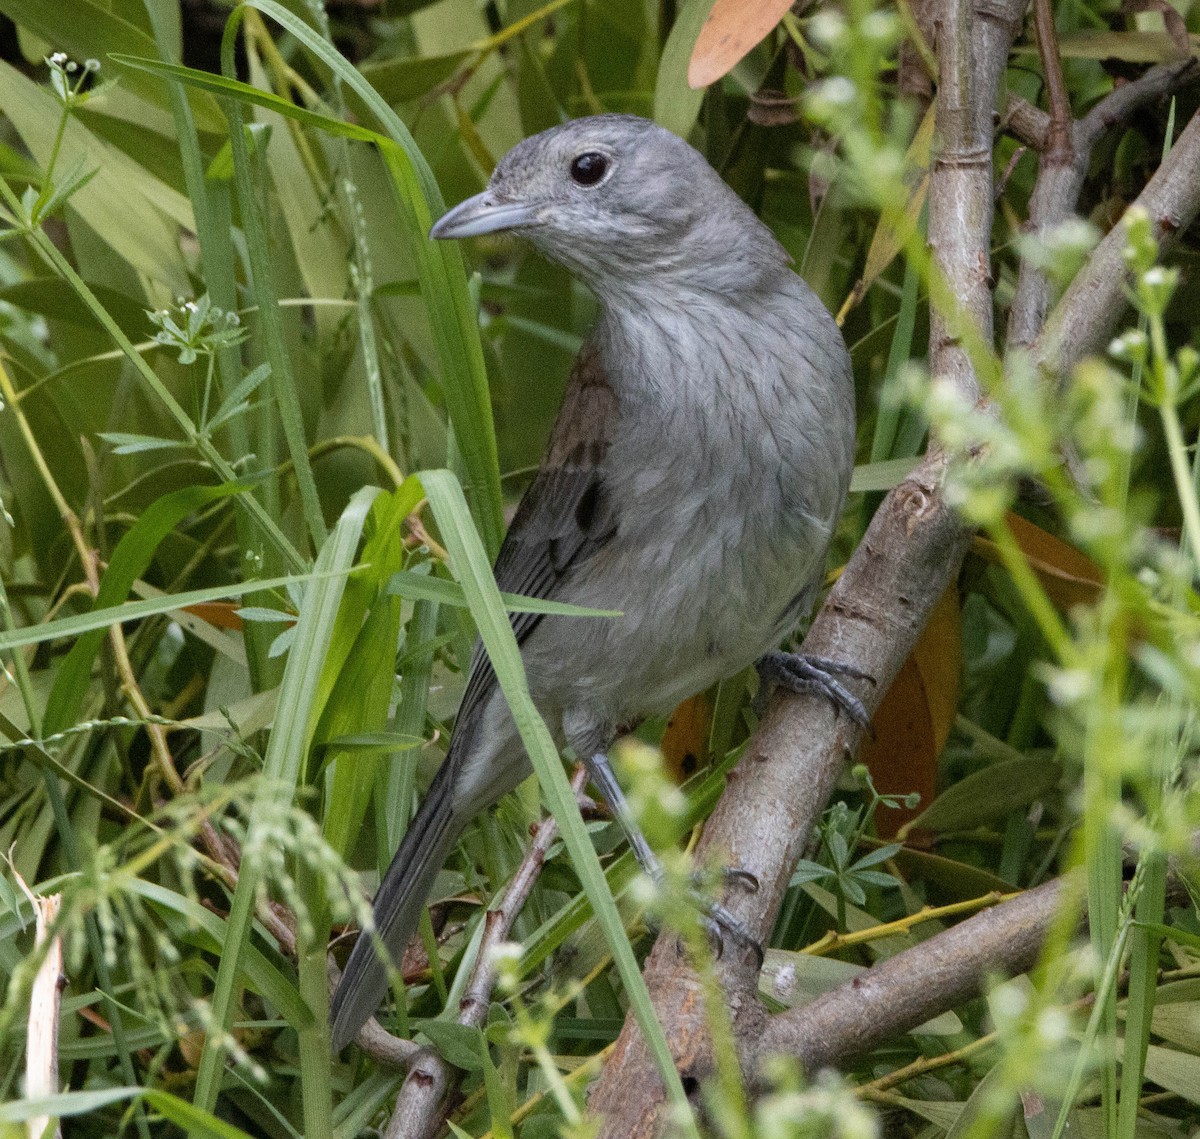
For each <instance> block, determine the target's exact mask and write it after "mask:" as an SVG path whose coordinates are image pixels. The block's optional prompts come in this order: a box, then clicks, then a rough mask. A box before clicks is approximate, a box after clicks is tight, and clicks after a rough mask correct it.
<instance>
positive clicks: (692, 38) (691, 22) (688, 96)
mask: <svg viewBox="0 0 1200 1139" xmlns="http://www.w3.org/2000/svg"><path fill="white" fill-rule="evenodd" d="M714 3H715V0H687V3H686V4H684V5H683V7H682V8H681V9H680V10H679V12H678V14H677V15H676V17H675V23H674V25H673V26H672V28H671V34H670V35H669V36H667V42H666V44H664V45H663V53H662V58H661V59H660V60H659V63H658V81H657V82H656V83H655V85H654V121H655V122H656V123H658V124H659V125H660V126H664V127H666V128H667V130H669V131H674V133H675V134H677V135H679V137H680V138H687V136H688V135H689V134H691V131H692V127H694V126H695V125H696V118H697V116H698V115H699V114H700V105H701V104H702V103H703V102H704V90H703V88H702V89H701V90H699V91H693V90H692V89H691V88H690V87H689V86H688V81H687V71H688V63H689V62H690V61H691V58H692V49H693V48H694V47H695V46H696V40H697V38H698V37H699V35H700V29H701V28H702V27H703V26H704V21H705V20H707V19H708V14H709V12H711V11H712V7H713V4H714Z"/></svg>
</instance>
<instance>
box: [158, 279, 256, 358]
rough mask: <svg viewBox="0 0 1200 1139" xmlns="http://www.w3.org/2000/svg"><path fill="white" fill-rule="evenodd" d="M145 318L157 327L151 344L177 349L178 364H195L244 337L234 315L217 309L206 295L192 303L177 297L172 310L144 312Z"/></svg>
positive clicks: (239, 320)
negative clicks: (198, 360)
mask: <svg viewBox="0 0 1200 1139" xmlns="http://www.w3.org/2000/svg"><path fill="white" fill-rule="evenodd" d="M146 315H147V316H148V317H149V318H150V322H151V324H153V325H155V327H157V328H158V331H157V332H156V333H155V334H154V341H155V343H156V344H161V345H163V347H164V348H170V349H173V350H177V351H178V352H179V362H180V363H181V364H192V363H195V361H196V358H197V357H198V356H201V355H204V356H211V355H212V354H213V353H214V352H216V351H217V350H218V349H220V348H226V347H228V346H229V345H231V344H239V343H240V342H241V341H242V340H243V339H245V336H246V332H245V330H244V329H243V328H242V326H241V319H240V318H239V317H238V314H237V313H236V312H225V311H224V310H222V309H220V308H218V307H217V306H216V305H214V304H213V303H212V300H211V299H210V297H209V295H208V294H207V293H205V294H204V295H203V296H202V297H200V298H198V299H197V300H194V301H189V300H187V299H186V298H184V297H180V298H179V299H178V300H177V301H176V302H175V306H174V308H163V309H156V310H155V311H153V312H150V311H147V312H146Z"/></svg>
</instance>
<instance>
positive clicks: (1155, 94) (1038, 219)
mask: <svg viewBox="0 0 1200 1139" xmlns="http://www.w3.org/2000/svg"><path fill="white" fill-rule="evenodd" d="M1198 76H1200V61H1197V60H1195V59H1186V60H1184V61H1183V62H1182V63H1172V64H1161V65H1159V66H1157V67H1152V68H1150V70H1149V71H1147V72H1146V73H1145V74H1144V75H1141V76H1139V77H1138V78H1137V79H1135V80H1133V81H1132V82H1130V83H1125V84H1122V85H1121V86H1120V87H1117V88H1115V89H1114V90H1113V91H1111V92H1109V94H1108V95H1106V96H1105V97H1104V98H1103V99H1101V100H1100V102H1099V103H1097V104H1096V105H1095V106H1094V107H1093V108H1092V109H1091V110H1090V111H1089V112H1088V113H1087V114H1086V115H1085V116H1084V117H1083V118H1082V119H1080V120H1079V121H1078V122H1076V123H1074V124H1072V125H1071V128H1070V131H1071V146H1070V152H1069V155H1067V156H1064V155H1063V154H1056V155H1052V154H1051V148H1050V146H1049V142H1048V143H1047V147H1046V148H1045V150H1044V151H1043V154H1042V161H1041V168H1040V169H1039V171H1038V177H1037V182H1036V183H1035V185H1034V188H1033V194H1032V195H1031V196H1030V199H1029V222H1028V223H1027V225H1026V227H1025V229H1026V232H1029V233H1032V234H1034V235H1036V236H1038V237H1043V236H1044V235H1045V234H1046V233H1047V232H1048V231H1049V230H1050V229H1052V228H1053V227H1054V226H1056V225H1058V224H1059V223H1060V222H1062V221H1065V220H1066V219H1067V218H1068V217H1070V216H1071V214H1072V213H1073V212H1074V210H1075V207H1076V205H1077V203H1078V201H1079V192H1080V190H1082V189H1083V180H1084V178H1085V177H1086V176H1087V171H1088V165H1089V163H1090V162H1091V158H1092V149H1093V148H1094V147H1095V145H1096V143H1097V142H1098V141H1099V140H1100V138H1101V137H1102V135H1103V134H1104V133H1105V132H1106V131H1108V130H1110V129H1111V128H1112V127H1114V126H1117V125H1119V124H1121V123H1124V122H1126V121H1127V120H1128V119H1129V117H1130V116H1131V115H1132V114H1133V113H1134V111H1136V110H1137V109H1138V108H1139V107H1141V106H1144V105H1145V104H1146V103H1149V102H1152V101H1153V100H1155V99H1161V98H1163V97H1164V96H1165V95H1167V94H1169V93H1170V92H1172V91H1174V90H1177V89H1178V88H1179V87H1182V86H1183V85H1184V84H1186V83H1189V82H1191V81H1192V80H1194V79H1196V78H1197V77H1198ZM1052 123H1053V116H1051V117H1050V119H1049V120H1048V124H1047V125H1048V129H1047V140H1049V136H1050V134H1051V133H1052V131H1051V130H1050V129H1049V128H1050V127H1051V126H1052ZM1182 141H1183V140H1182V139H1180V142H1182ZM1049 308H1050V282H1049V281H1048V280H1047V278H1046V274H1045V273H1044V272H1043V271H1042V270H1041V269H1040V268H1038V267H1037V266H1035V265H1034V264H1033V263H1032V262H1031V261H1028V260H1026V261H1022V262H1021V268H1020V272H1019V276H1018V278H1017V289H1016V293H1015V294H1014V296H1013V303H1012V307H1011V309H1010V310H1009V315H1008V338H1007V339H1008V346H1009V347H1010V348H1013V347H1028V346H1029V345H1030V344H1032V343H1033V341H1034V340H1035V339H1036V338H1037V337H1038V335H1039V334H1040V333H1041V331H1042V325H1043V324H1044V322H1045V320H1046V313H1047V311H1048V310H1049Z"/></svg>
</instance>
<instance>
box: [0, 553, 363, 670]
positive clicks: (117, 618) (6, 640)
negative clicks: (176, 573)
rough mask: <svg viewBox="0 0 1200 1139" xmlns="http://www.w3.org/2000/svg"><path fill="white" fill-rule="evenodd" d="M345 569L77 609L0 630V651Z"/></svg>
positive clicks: (319, 578)
mask: <svg viewBox="0 0 1200 1139" xmlns="http://www.w3.org/2000/svg"><path fill="white" fill-rule="evenodd" d="M349 572H350V571H349V570H348V569H344V570H334V571H329V572H324V571H321V570H315V571H313V572H312V573H294V574H287V575H285V576H283V577H269V578H265V579H263V580H262V581H235V582H230V583H229V584H228V585H214V586H210V587H209V588H208V589H192V590H188V591H187V592H185V593H168V594H164V595H163V596H162V597H151V598H147V599H146V600H144V601H129V602H126V603H125V604H124V605H111V606H108V607H106V608H104V609H93V610H92V611H91V612H89V613H79V614H77V615H76V616H74V617H58V618H55V620H53V621H45V622H43V623H42V624H40V625H30V626H27V627H26V628H23V629H14V630H13V631H12V632H9V633H0V652H3V651H4V650H5V649H15V648H19V647H20V646H21V645H37V644H41V643H42V642H43V641H54V640H58V639H59V638H60V637H77V636H79V635H80V634H82V633H88V632H90V631H92V630H93V629H107V628H108V627H109V626H110V625H117V624H121V623H122V622H124V621H140V620H141V619H142V618H143V617H157V616H158V615H159V614H160V613H170V612H171V610H172V609H183V608H184V607H185V606H187V605H200V604H202V603H203V602H206V601H221V600H223V599H224V598H226V597H241V596H242V595H243V594H245V593H251V592H253V591H255V590H262V589H283V588H285V587H286V586H289V585H303V584H304V583H306V582H328V581H330V580H332V579H339V578H345V576H346V575H347V573H349Z"/></svg>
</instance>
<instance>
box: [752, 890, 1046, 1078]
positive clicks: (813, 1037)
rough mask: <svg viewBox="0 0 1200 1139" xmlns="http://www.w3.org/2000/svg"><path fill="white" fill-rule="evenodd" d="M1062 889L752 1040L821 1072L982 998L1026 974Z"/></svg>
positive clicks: (876, 972)
mask: <svg viewBox="0 0 1200 1139" xmlns="http://www.w3.org/2000/svg"><path fill="white" fill-rule="evenodd" d="M1064 890H1065V885H1064V883H1063V881H1062V880H1061V879H1055V880H1054V881H1053V882H1047V883H1046V884H1045V885H1043V886H1039V887H1037V888H1036V889H1034V890H1027V891H1026V892H1025V893H1023V894H1021V895H1019V896H1018V897H1016V898H1013V899H1012V900H1011V901H1007V902H1002V903H1000V905H998V906H994V907H992V908H991V909H989V910H985V911H984V912H983V913H980V914H976V915H975V916H974V917H971V918H967V919H966V920H965V921H961V922H959V923H958V924H957V925H955V926H952V927H951V928H950V929H948V930H946V931H944V932H943V933H939V934H937V935H935V936H934V937H931V938H929V939H928V940H926V941H922V942H921V943H920V944H919V945H917V946H915V947H913V948H912V949H906V950H905V951H904V952H903V953H897V954H896V956H894V957H890V958H888V959H887V960H886V961H883V962H881V963H880V964H878V965H875V966H874V967H873V968H871V969H868V970H867V972H865V973H862V974H860V975H859V976H857V977H855V978H853V979H852V980H850V981H848V982H846V983H845V984H843V985H839V986H838V987H837V988H836V989H831V990H830V991H829V992H827V993H823V994H822V995H821V996H819V997H817V999H816V1000H814V1001H811V1002H810V1003H809V1004H806V1005H802V1006H801V1007H799V1008H795V1009H789V1010H788V1011H787V1012H782V1013H779V1014H778V1015H777V1016H773V1017H771V1018H770V1020H769V1021H768V1022H767V1027H766V1030H765V1031H764V1033H763V1034H762V1036H761V1037H760V1038H759V1039H758V1040H757V1041H755V1042H754V1043H755V1044H756V1046H757V1047H756V1057H758V1056H763V1057H765V1056H769V1055H771V1054H774V1053H782V1054H785V1055H789V1056H794V1057H796V1058H797V1059H799V1060H800V1063H801V1064H802V1065H803V1067H804V1070H805V1071H806V1072H816V1071H819V1070H820V1069H821V1068H827V1067H831V1066H833V1065H835V1064H837V1063H838V1062H839V1061H841V1060H844V1059H846V1058H848V1057H850V1056H856V1055H861V1054H863V1053H864V1052H868V1051H870V1050H871V1049H872V1048H875V1047H876V1046H878V1045H879V1044H882V1043H883V1042H884V1041H886V1040H888V1039H890V1038H891V1037H893V1036H898V1035H899V1034H900V1033H902V1032H907V1031H909V1029H912V1028H916V1027H917V1026H918V1025H920V1024H923V1023H924V1022H925V1021H927V1020H929V1019H931V1018H932V1017H934V1016H937V1015H938V1014H940V1013H942V1012H945V1011H946V1009H948V1008H953V1007H954V1006H955V1005H959V1004H962V1002H963V1001H966V1000H970V999H971V998H972V997H976V996H978V995H979V994H980V993H981V992H982V991H983V986H984V984H985V983H986V982H987V980H988V978H989V977H991V976H995V975H997V974H1004V975H1005V976H1009V977H1012V976H1015V975H1016V974H1018V973H1024V972H1026V971H1027V970H1028V969H1030V968H1031V967H1032V966H1033V964H1034V962H1035V961H1036V960H1037V956H1038V953H1039V952H1040V950H1041V947H1042V943H1043V941H1044V940H1045V938H1046V933H1047V931H1048V930H1049V928H1050V925H1051V923H1052V922H1053V921H1054V918H1055V915H1056V914H1057V912H1058V906H1059V903H1060V902H1061V901H1062V898H1063V894H1064Z"/></svg>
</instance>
